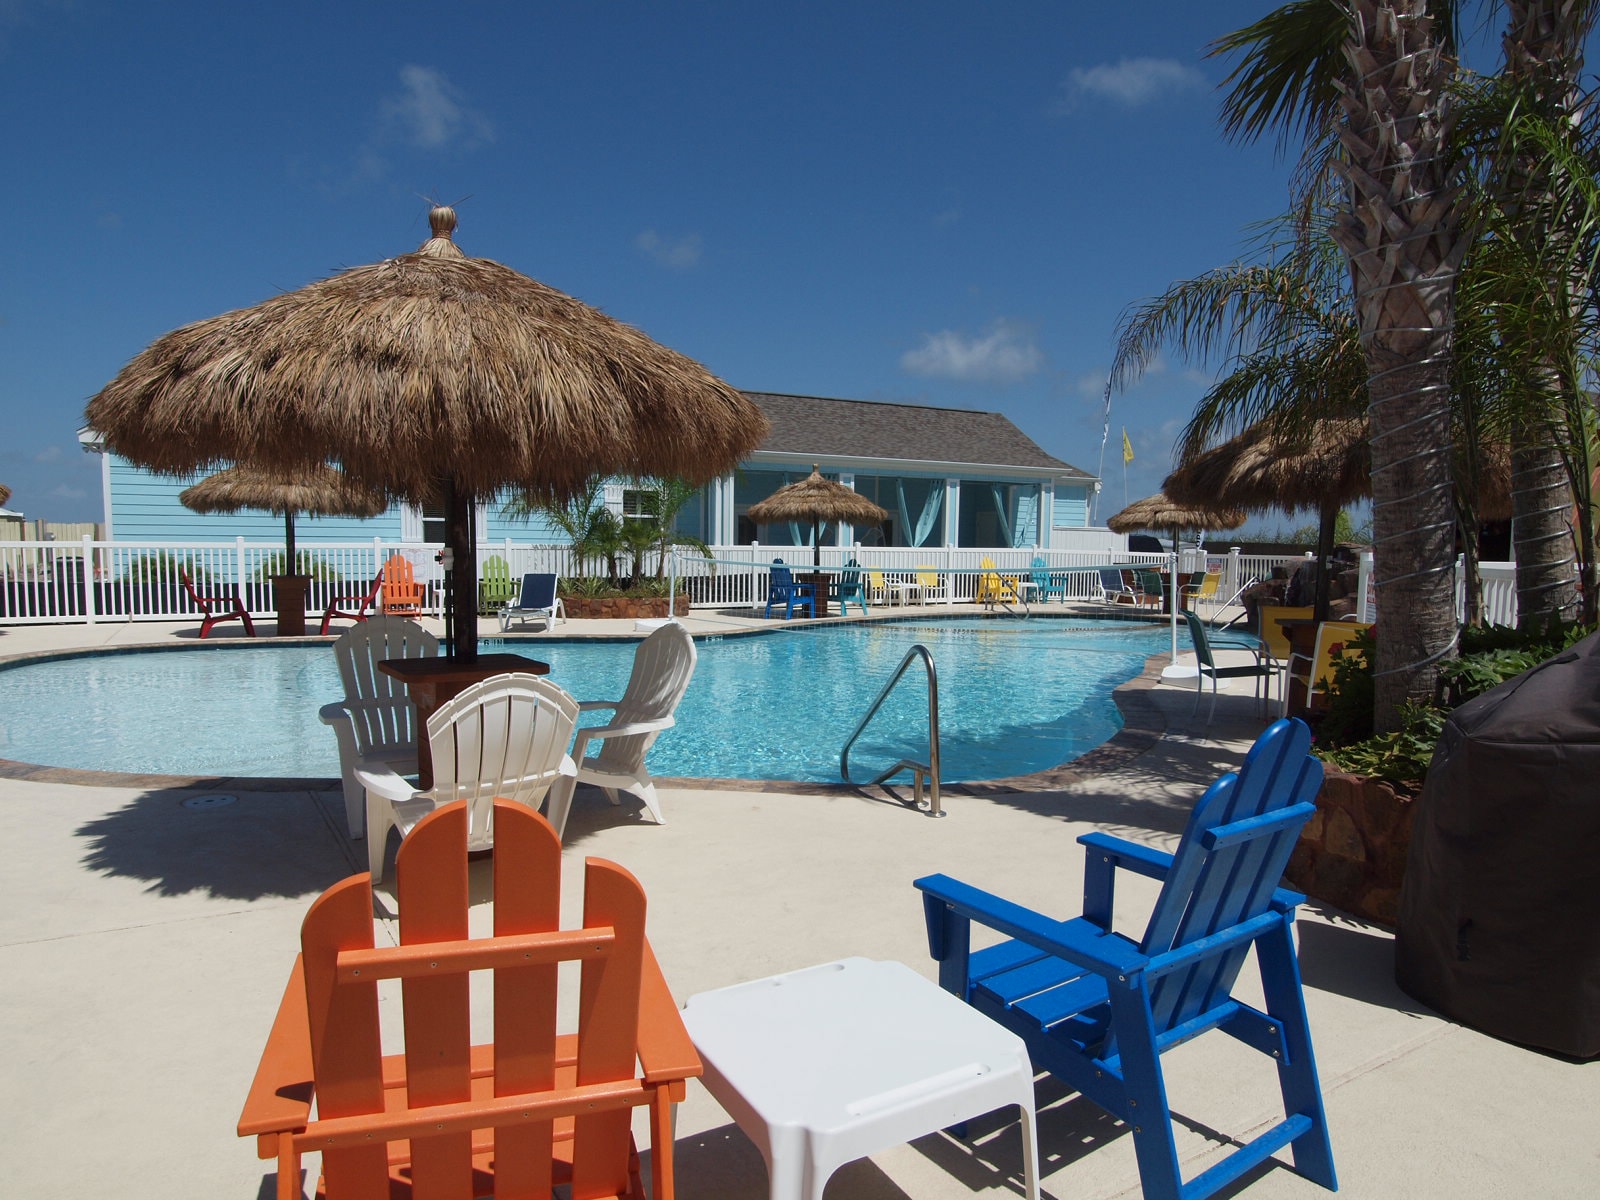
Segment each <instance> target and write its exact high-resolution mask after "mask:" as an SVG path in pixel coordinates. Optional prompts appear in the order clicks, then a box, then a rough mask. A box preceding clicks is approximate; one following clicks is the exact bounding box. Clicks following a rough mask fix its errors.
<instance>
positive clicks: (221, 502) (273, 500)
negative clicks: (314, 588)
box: [178, 464, 389, 637]
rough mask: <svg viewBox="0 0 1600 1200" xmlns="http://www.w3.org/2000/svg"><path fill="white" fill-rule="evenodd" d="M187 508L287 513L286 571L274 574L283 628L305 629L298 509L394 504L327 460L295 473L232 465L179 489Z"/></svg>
mask: <svg viewBox="0 0 1600 1200" xmlns="http://www.w3.org/2000/svg"><path fill="white" fill-rule="evenodd" d="M178 500H179V502H180V503H182V504H183V505H184V507H185V508H192V509H193V510H194V511H195V512H201V513H232V512H238V511H240V510H241V509H264V510H265V511H267V512H275V513H280V514H282V516H283V564H284V565H283V575H282V576H279V577H275V578H274V579H273V588H274V591H275V593H276V599H277V605H278V633H279V634H280V635H281V636H289V637H292V636H297V635H299V634H302V633H304V632H305V581H304V576H301V575H300V573H299V571H298V570H297V563H298V561H299V559H298V558H297V556H296V551H295V545H294V518H295V514H296V513H305V514H306V515H308V516H313V517H315V516H330V517H375V516H377V515H378V514H379V513H381V512H383V511H384V510H385V509H387V508H388V507H389V500H388V497H386V496H385V495H384V494H383V493H382V492H378V491H374V490H372V489H371V488H365V487H362V486H360V485H359V484H356V483H352V482H351V481H350V480H349V479H346V478H345V477H344V476H343V475H341V474H340V473H339V472H338V471H336V470H334V469H333V468H332V467H330V466H328V465H327V464H322V465H319V466H316V467H312V468H310V469H308V470H305V471H301V472H298V473H296V474H294V475H292V476H291V475H285V474H283V473H281V472H274V471H263V470H261V469H260V468H258V467H228V468H227V469H225V470H222V471H218V472H217V473H216V474H215V475H208V476H206V478H204V479H202V480H201V481H200V482H199V483H197V484H195V485H194V486H193V487H187V488H184V489H183V491H181V492H179V493H178Z"/></svg>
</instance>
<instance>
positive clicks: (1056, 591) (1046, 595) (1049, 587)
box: [1028, 558, 1067, 604]
mask: <svg viewBox="0 0 1600 1200" xmlns="http://www.w3.org/2000/svg"><path fill="white" fill-rule="evenodd" d="M1028 574H1029V576H1030V577H1031V578H1032V579H1033V594H1034V598H1035V599H1038V600H1048V599H1050V597H1051V596H1060V597H1061V601H1062V603H1063V604H1064V603H1066V599H1067V577H1066V576H1065V575H1052V574H1050V567H1049V565H1048V564H1047V563H1046V562H1045V561H1044V559H1042V558H1035V559H1034V560H1033V561H1032V562H1031V563H1029V564H1028Z"/></svg>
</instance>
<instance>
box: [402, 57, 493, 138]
mask: <svg viewBox="0 0 1600 1200" xmlns="http://www.w3.org/2000/svg"><path fill="white" fill-rule="evenodd" d="M400 86H401V89H402V90H401V92H400V94H399V95H397V96H385V97H384V98H383V100H382V102H381V104H380V106H379V113H380V115H381V117H382V121H383V127H384V132H385V134H386V135H387V136H388V137H389V138H391V139H393V140H396V141H404V142H409V143H411V144H412V145H414V146H418V147H421V148H422V149H424V150H438V149H441V148H443V147H445V146H454V147H456V148H470V147H472V146H474V145H477V144H478V143H480V142H488V141H493V140H494V129H493V127H492V126H491V125H490V124H489V119H488V118H487V117H485V116H484V115H483V114H482V113H480V112H478V111H477V110H476V109H473V108H471V107H470V106H469V105H468V104H467V102H466V96H465V95H464V94H463V93H462V91H461V89H460V88H458V87H456V86H455V84H453V83H451V82H450V80H449V79H448V78H446V77H445V74H444V72H442V71H437V70H435V69H434V68H432V67H419V66H417V65H415V64H410V65H407V66H404V67H401V68H400Z"/></svg>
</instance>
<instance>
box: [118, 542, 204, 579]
mask: <svg viewBox="0 0 1600 1200" xmlns="http://www.w3.org/2000/svg"><path fill="white" fill-rule="evenodd" d="M179 571H182V572H183V573H184V574H186V575H188V576H189V578H190V579H191V580H193V581H194V583H195V586H196V587H198V586H200V585H201V584H205V583H210V582H211V572H210V571H207V570H206V569H205V567H204V566H203V565H202V564H200V563H198V562H193V561H191V560H190V559H189V558H187V557H185V556H184V555H181V554H170V553H168V552H167V551H165V550H157V551H156V552H155V553H153V554H141V555H140V556H139V557H138V558H136V559H134V560H133V561H132V562H131V563H129V564H128V570H127V572H126V573H125V574H124V575H123V578H124V579H125V580H127V581H128V582H129V583H171V584H172V585H173V586H174V587H176V586H177V583H178V572H179Z"/></svg>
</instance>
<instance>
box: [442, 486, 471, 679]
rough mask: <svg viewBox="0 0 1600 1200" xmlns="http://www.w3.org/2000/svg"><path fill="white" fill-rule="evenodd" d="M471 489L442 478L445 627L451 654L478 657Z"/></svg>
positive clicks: (463, 658) (461, 657)
mask: <svg viewBox="0 0 1600 1200" xmlns="http://www.w3.org/2000/svg"><path fill="white" fill-rule="evenodd" d="M472 501H473V496H472V493H471V492H468V491H464V490H462V489H460V488H457V487H456V484H455V480H453V479H446V480H445V481H444V517H445V520H444V544H445V548H446V549H447V550H449V551H450V556H449V557H450V563H449V567H450V569H449V570H448V571H446V573H445V577H444V611H445V629H446V632H447V635H448V636H449V638H450V657H451V658H454V659H455V660H456V661H457V662H462V663H470V662H477V661H478V596H477V591H478V547H477V539H476V538H475V537H474V536H473V528H472V508H473V503H472Z"/></svg>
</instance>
